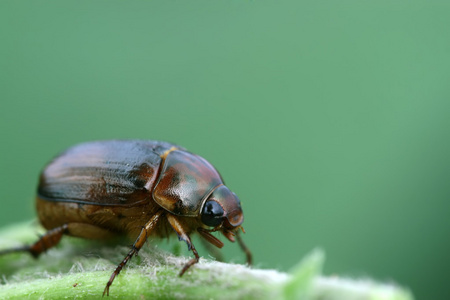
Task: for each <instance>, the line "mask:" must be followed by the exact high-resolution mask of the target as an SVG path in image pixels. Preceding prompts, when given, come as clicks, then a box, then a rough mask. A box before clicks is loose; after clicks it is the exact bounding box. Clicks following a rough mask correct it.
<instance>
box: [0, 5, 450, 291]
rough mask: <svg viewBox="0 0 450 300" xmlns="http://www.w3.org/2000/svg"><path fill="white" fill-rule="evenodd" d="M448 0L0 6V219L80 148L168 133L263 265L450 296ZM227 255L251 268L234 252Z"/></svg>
mask: <svg viewBox="0 0 450 300" xmlns="http://www.w3.org/2000/svg"><path fill="white" fill-rule="evenodd" d="M449 16H450V2H448V1H392V0H389V1H387V0H386V1H363V0H352V1H349V0H340V1H319V0H315V1H1V2H0V32H1V33H0V38H1V40H0V43H1V44H0V69H1V70H0V97H1V102H0V103H1V107H0V128H1V136H2V143H1V150H0V162H1V165H0V167H1V172H0V177H1V181H0V182H1V187H0V198H1V201H2V205H1V210H0V226H4V225H7V224H10V223H13V222H16V221H22V220H28V219H31V218H33V217H34V215H35V214H34V208H33V204H32V203H33V195H34V192H35V186H36V182H37V178H38V174H39V171H40V169H41V168H42V167H43V166H44V165H45V163H46V162H47V161H48V160H49V159H50V158H51V157H53V156H54V155H55V154H56V153H58V152H59V151H61V150H63V149H64V148H66V147H68V146H70V145H73V144H75V143H78V142H82V141H88V140H97V139H111V138H141V139H161V140H166V141H171V142H175V143H178V144H180V145H182V146H184V147H186V148H188V149H189V150H191V151H193V152H195V153H198V154H200V155H202V156H204V157H205V158H207V159H208V160H209V161H211V162H212V163H213V164H214V165H215V166H216V167H217V168H218V170H219V171H220V172H221V173H222V175H223V177H224V178H225V180H226V183H227V185H228V186H229V187H230V188H231V189H232V190H234V191H235V192H236V193H237V194H238V195H239V197H240V198H241V200H242V201H243V206H244V211H245V217H246V221H245V223H244V225H245V229H246V231H247V234H246V235H245V239H246V241H247V243H248V245H249V247H251V249H253V253H254V256H255V260H256V264H257V266H259V267H263V268H277V269H280V270H289V268H291V267H292V266H293V265H294V264H296V263H297V262H298V261H299V260H300V258H301V257H302V256H303V255H305V254H306V253H307V252H309V251H310V250H311V249H313V248H314V247H317V246H319V247H322V248H323V249H325V251H326V253H327V262H326V266H325V273H326V274H339V275H350V276H355V277H373V278H376V279H378V280H382V281H388V282H391V281H392V282H396V283H399V284H402V285H406V286H409V287H410V288H411V289H412V290H413V292H414V293H415V295H416V297H417V298H419V299H420V298H421V299H448V297H449V293H448V273H449V269H450V259H449V253H450V241H449V238H450V218H449V213H450V204H449V203H450V202H449V196H450V184H449V182H448V181H449V176H450V158H449V153H450V87H449V77H450V33H449V32H450V31H449V28H450V17H449ZM225 253H226V255H227V257H228V258H230V259H236V260H237V261H242V255H241V253H240V252H239V251H238V247H237V246H236V245H232V244H230V243H227V244H226V247H225Z"/></svg>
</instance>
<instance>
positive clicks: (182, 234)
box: [167, 214, 200, 277]
mask: <svg viewBox="0 0 450 300" xmlns="http://www.w3.org/2000/svg"><path fill="white" fill-rule="evenodd" d="M167 220H168V221H169V224H170V226H172V228H173V230H175V232H176V233H177V235H178V239H179V240H180V241H185V242H186V244H187V245H188V249H189V250H191V251H192V253H193V254H194V256H195V257H194V258H193V259H191V260H190V261H188V262H187V263H186V264H185V265H184V267H183V269H182V270H181V272H180V274H179V276H180V277H181V276H183V274H184V273H185V272H186V271H187V270H188V269H189V268H190V267H191V266H192V265H195V264H196V263H198V261H199V260H200V256H199V255H198V252H197V250H196V249H195V247H194V245H193V244H192V242H191V238H190V237H189V235H188V234H187V233H186V231H185V230H184V229H183V225H182V224H181V223H180V221H179V220H178V219H177V217H175V216H173V215H171V214H167Z"/></svg>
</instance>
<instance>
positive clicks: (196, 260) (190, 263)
mask: <svg viewBox="0 0 450 300" xmlns="http://www.w3.org/2000/svg"><path fill="white" fill-rule="evenodd" d="M191 249H192V252H193V253H194V256H195V258H193V259H191V260H190V261H188V262H187V263H186V264H185V265H184V267H183V269H182V270H181V272H180V274H179V275H178V276H180V277H181V276H183V274H184V273H185V272H186V271H187V270H188V269H189V268H190V267H191V266H193V265H195V264H196V263H198V261H199V260H200V256H199V255H198V252H197V250H196V249H195V247H194V245H192V244H191Z"/></svg>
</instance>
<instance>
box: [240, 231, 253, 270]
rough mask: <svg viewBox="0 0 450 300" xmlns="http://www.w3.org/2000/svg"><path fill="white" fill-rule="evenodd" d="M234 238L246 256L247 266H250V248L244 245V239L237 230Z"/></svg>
mask: <svg viewBox="0 0 450 300" xmlns="http://www.w3.org/2000/svg"><path fill="white" fill-rule="evenodd" d="M236 239H237V241H238V243H239V246H240V247H241V249H242V251H244V253H245V256H247V264H248V265H249V266H251V265H252V263H253V258H252V253H251V252H250V249H248V247H247V245H245V243H244V241H243V240H242V238H241V235H240V232H239V231H237V232H236Z"/></svg>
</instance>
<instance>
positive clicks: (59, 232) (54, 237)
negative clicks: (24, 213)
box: [0, 224, 68, 258]
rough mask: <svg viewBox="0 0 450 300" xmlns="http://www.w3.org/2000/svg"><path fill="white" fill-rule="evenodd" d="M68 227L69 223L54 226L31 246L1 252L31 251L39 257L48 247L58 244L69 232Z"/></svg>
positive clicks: (0, 253) (34, 255)
mask: <svg viewBox="0 0 450 300" xmlns="http://www.w3.org/2000/svg"><path fill="white" fill-rule="evenodd" d="M67 228H68V226H67V224H64V225H62V226H59V227H56V228H53V229H51V230H49V231H47V232H46V233H45V234H44V235H43V236H41V237H40V238H39V240H38V241H37V242H36V243H34V244H32V245H29V246H23V247H18V248H13V249H7V250H3V251H1V252H0V255H3V254H8V253H13V252H22V251H23V252H28V253H30V254H31V255H32V256H33V257H34V258H38V257H39V255H40V254H41V253H43V252H45V251H47V250H48V249H50V248H52V247H54V246H56V245H57V244H58V243H59V241H60V240H61V238H62V236H63V235H64V234H65V233H67Z"/></svg>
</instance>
